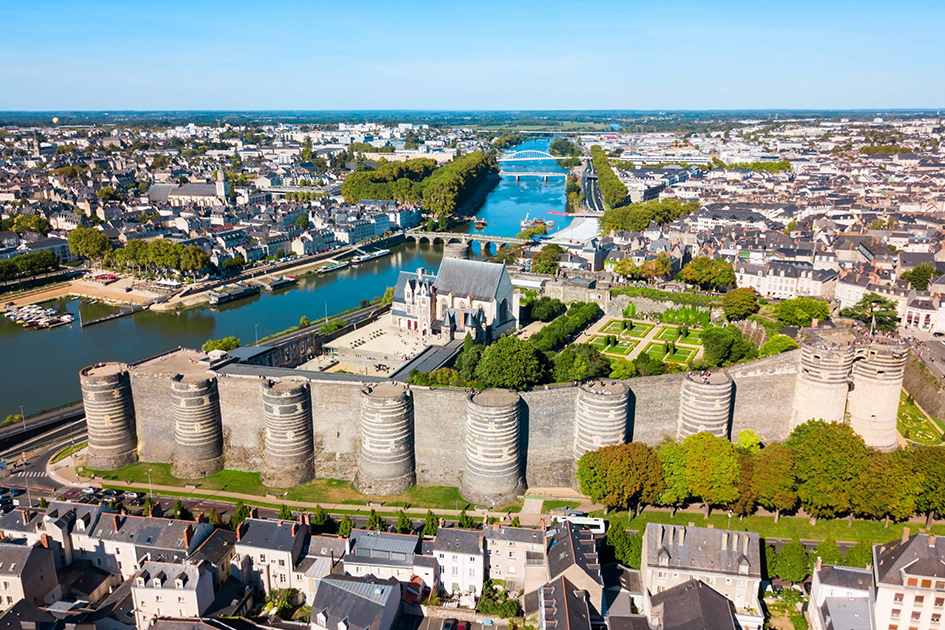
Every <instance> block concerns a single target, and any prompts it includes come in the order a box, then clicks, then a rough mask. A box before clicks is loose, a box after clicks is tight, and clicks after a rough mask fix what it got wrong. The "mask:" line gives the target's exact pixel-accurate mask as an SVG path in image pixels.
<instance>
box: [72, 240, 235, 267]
mask: <svg viewBox="0 0 945 630" xmlns="http://www.w3.org/2000/svg"><path fill="white" fill-rule="evenodd" d="M95 231H97V230H95ZM76 232H78V230H76ZM70 236H71V235H70ZM70 247H71V242H70ZM109 249H110V248H109ZM237 258H239V260H238V261H237V262H234V263H231V264H230V265H227V263H228V262H229V260H228V261H226V262H224V263H223V265H222V266H223V269H224V270H235V269H239V268H241V267H242V266H243V262H244V261H243V259H242V258H240V257H237ZM109 260H110V264H112V265H113V266H117V267H132V268H135V269H141V268H147V269H153V270H162V269H174V270H177V271H183V272H197V271H201V270H203V269H206V268H207V267H208V266H209V265H210V257H209V256H208V255H207V253H206V252H205V251H203V250H202V249H200V248H199V247H197V246H196V245H186V246H185V245H182V244H180V243H174V242H172V241H170V240H168V239H164V238H159V239H155V240H153V241H144V240H141V239H135V240H131V241H128V243H127V244H126V245H125V246H124V247H123V248H122V249H119V250H116V251H115V252H113V253H112V254H111V257H110V259H109ZM231 260H235V259H231Z"/></svg>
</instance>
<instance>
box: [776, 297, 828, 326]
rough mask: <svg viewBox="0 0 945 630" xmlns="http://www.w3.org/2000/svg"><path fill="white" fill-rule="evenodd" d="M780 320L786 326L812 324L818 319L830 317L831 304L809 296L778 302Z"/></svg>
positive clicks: (824, 319) (822, 319) (823, 319)
mask: <svg viewBox="0 0 945 630" xmlns="http://www.w3.org/2000/svg"><path fill="white" fill-rule="evenodd" d="M777 311H778V321H779V322H781V323H782V324H783V325H785V326H810V325H811V323H812V322H813V321H814V320H815V319H816V320H818V321H826V320H828V319H830V306H829V305H828V304H827V303H826V302H821V301H820V300H815V299H814V298H809V297H799V298H794V299H793V300H785V301H783V302H781V303H780V304H778V306H777Z"/></svg>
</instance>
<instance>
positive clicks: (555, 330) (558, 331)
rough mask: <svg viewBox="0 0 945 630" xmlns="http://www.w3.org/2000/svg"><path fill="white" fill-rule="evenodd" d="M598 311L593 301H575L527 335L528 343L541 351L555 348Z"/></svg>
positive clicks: (576, 332)
mask: <svg viewBox="0 0 945 630" xmlns="http://www.w3.org/2000/svg"><path fill="white" fill-rule="evenodd" d="M600 313H601V311H600V307H599V306H598V305H597V304H595V303H594V302H575V303H574V304H572V305H571V308H569V309H568V312H567V313H565V314H564V315H562V316H560V317H558V318H557V319H555V320H554V321H552V322H551V323H549V324H548V325H547V326H545V327H544V328H542V329H541V330H539V331H538V332H537V333H535V334H534V335H532V336H531V337H529V339H528V343H529V344H531V345H532V346H533V347H535V348H536V349H538V350H541V351H542V352H550V351H552V350H557V349H558V348H561V347H563V346H564V345H565V344H566V343H568V342H569V341H571V340H572V339H573V338H574V337H575V336H576V335H577V334H578V333H579V332H580V331H582V330H584V328H586V327H587V326H588V324H590V323H591V322H593V321H595V320H596V319H597V318H598V317H600ZM493 345H494V344H493ZM490 347H491V346H490ZM487 352H488V351H487Z"/></svg>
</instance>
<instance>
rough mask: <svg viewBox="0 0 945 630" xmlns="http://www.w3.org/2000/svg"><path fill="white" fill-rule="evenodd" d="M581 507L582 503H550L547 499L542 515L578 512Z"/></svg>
mask: <svg viewBox="0 0 945 630" xmlns="http://www.w3.org/2000/svg"><path fill="white" fill-rule="evenodd" d="M579 505H581V502H580V501H574V500H571V501H550V500H548V499H545V501H544V502H543V503H542V504H541V513H542V514H548V513H550V512H552V511H554V510H576V509H577V507H578V506H579Z"/></svg>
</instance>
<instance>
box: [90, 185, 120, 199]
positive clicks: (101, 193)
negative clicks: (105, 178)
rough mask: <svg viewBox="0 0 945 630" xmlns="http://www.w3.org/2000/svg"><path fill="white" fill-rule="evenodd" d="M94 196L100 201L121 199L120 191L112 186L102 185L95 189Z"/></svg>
mask: <svg viewBox="0 0 945 630" xmlns="http://www.w3.org/2000/svg"><path fill="white" fill-rule="evenodd" d="M95 194H96V196H98V198H99V199H101V200H102V201H121V199H122V196H121V193H120V192H118V191H117V190H115V189H114V188H113V187H112V186H103V187H102V188H99V189H98V191H96V193H95Z"/></svg>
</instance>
